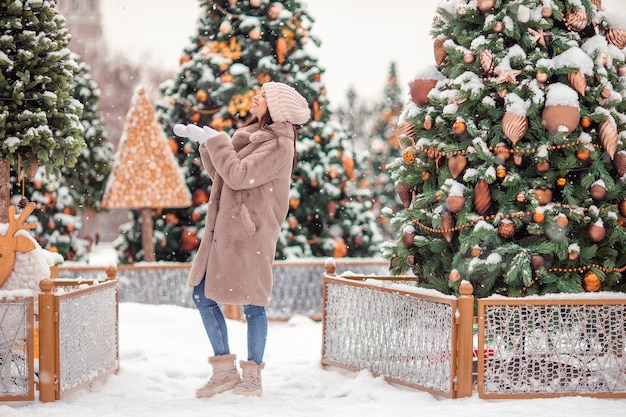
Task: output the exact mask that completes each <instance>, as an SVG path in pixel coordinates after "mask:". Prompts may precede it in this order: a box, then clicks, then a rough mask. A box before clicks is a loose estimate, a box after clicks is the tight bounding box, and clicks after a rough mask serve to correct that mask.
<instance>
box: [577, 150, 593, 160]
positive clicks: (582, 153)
mask: <svg viewBox="0 0 626 417" xmlns="http://www.w3.org/2000/svg"><path fill="white" fill-rule="evenodd" d="M590 155H591V151H590V150H589V149H588V148H582V149H579V150H577V151H576V158H577V159H578V160H579V161H586V160H588V159H589V156H590Z"/></svg>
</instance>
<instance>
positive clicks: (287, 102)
mask: <svg viewBox="0 0 626 417" xmlns="http://www.w3.org/2000/svg"><path fill="white" fill-rule="evenodd" d="M263 91H264V92H265V99H266V100H267V108H268V109H269V111H270V116H272V120H273V121H274V122H289V123H291V124H294V125H301V124H304V123H306V122H307V120H309V117H311V111H310V110H309V105H308V103H307V102H306V99H305V98H304V97H302V95H301V94H300V93H298V92H297V91H296V90H295V89H294V88H293V87H290V86H288V85H287V84H283V83H278V82H274V81H269V82H266V83H265V84H263Z"/></svg>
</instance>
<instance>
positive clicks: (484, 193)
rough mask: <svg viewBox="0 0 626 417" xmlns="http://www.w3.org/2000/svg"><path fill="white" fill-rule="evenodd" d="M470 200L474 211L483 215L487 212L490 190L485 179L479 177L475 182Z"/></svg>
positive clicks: (489, 204)
mask: <svg viewBox="0 0 626 417" xmlns="http://www.w3.org/2000/svg"><path fill="white" fill-rule="evenodd" d="M472 201H473V206H474V211H475V212H476V213H478V214H480V215H481V216H484V215H486V214H487V212H489V208H490V207H491V190H489V184H487V182H486V181H485V180H483V179H479V180H478V181H477V182H476V186H475V187H474V195H473V197H472Z"/></svg>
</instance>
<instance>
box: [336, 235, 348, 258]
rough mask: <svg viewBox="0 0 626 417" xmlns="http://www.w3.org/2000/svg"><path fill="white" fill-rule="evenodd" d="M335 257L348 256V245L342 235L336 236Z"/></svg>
mask: <svg viewBox="0 0 626 417" xmlns="http://www.w3.org/2000/svg"><path fill="white" fill-rule="evenodd" d="M333 256H334V257H335V258H344V257H346V256H348V245H346V242H344V241H343V239H341V238H340V237H336V238H335V252H334V253H333Z"/></svg>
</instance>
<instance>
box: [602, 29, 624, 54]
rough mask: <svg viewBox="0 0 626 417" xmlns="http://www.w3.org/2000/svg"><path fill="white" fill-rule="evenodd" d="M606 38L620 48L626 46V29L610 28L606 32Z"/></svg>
mask: <svg viewBox="0 0 626 417" xmlns="http://www.w3.org/2000/svg"><path fill="white" fill-rule="evenodd" d="M605 37H606V40H607V41H609V42H610V43H612V44H613V45H615V46H617V47H618V48H619V49H624V48H626V30H623V29H615V28H610V29H608V30H607V31H606V33H605Z"/></svg>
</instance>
